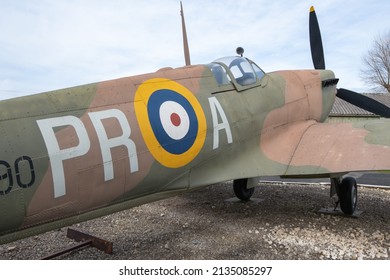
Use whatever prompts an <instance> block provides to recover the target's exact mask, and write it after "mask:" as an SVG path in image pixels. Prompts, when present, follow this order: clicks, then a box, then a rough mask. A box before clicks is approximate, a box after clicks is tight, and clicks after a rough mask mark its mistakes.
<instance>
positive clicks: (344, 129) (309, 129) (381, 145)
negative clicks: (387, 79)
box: [260, 119, 390, 176]
mask: <svg viewBox="0 0 390 280" xmlns="http://www.w3.org/2000/svg"><path fill="white" fill-rule="evenodd" d="M389 131H390V120H388V119H380V120H375V121H366V122H357V123H317V122H314V121H307V122H298V123H292V124H289V125H287V127H285V126H281V127H278V128H275V129H273V130H272V131H271V132H265V133H264V134H262V137H261V145H260V147H261V151H262V152H263V153H264V154H265V155H266V156H267V157H268V158H269V159H271V160H272V161H275V162H279V163H281V164H283V165H286V166H287V169H286V171H285V174H282V175H291V176H294V175H296V176H299V175H327V174H332V173H346V172H351V171H380V170H390V134H389Z"/></svg>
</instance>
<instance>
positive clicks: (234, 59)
mask: <svg viewBox="0 0 390 280" xmlns="http://www.w3.org/2000/svg"><path fill="white" fill-rule="evenodd" d="M208 67H209V68H210V70H211V72H212V73H213V75H214V77H215V79H216V81H217V83H218V85H220V86H222V85H228V84H230V83H232V81H234V82H236V83H237V84H239V85H240V86H249V85H253V84H255V83H257V82H258V81H260V80H261V79H262V78H263V77H264V75H265V73H264V72H263V70H261V69H260V67H258V66H257V65H256V64H255V63H254V62H252V61H251V60H249V59H246V58H244V57H240V56H228V57H223V58H220V59H217V60H214V61H213V62H212V63H210V64H208Z"/></svg>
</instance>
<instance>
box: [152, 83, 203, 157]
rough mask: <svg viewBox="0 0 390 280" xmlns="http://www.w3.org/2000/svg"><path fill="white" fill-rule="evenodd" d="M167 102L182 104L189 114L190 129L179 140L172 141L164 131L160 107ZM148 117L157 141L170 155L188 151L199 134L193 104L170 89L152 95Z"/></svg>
mask: <svg viewBox="0 0 390 280" xmlns="http://www.w3.org/2000/svg"><path fill="white" fill-rule="evenodd" d="M166 101H174V102H176V103H178V104H180V105H181V106H182V107H183V108H184V109H185V110H186V112H187V114H188V117H189V119H190V127H189V130H188V132H187V134H186V135H185V136H184V137H183V138H182V139H179V140H176V139H172V138H171V137H170V136H169V135H168V134H167V133H166V132H165V130H164V128H163V126H162V123H161V119H160V107H161V105H162V104H163V103H164V102H166ZM147 108H148V116H149V121H150V126H151V127H152V130H153V133H154V135H155V137H156V139H157V141H158V142H159V143H160V144H161V146H162V147H163V148H164V149H165V150H166V151H167V152H169V153H171V154H175V155H180V154H183V153H185V152H186V151H188V150H189V149H190V148H191V147H192V145H193V144H194V142H195V140H196V136H197V133H198V119H197V117H196V114H195V111H194V108H193V107H192V106H191V103H190V102H189V101H188V100H187V99H186V98H185V97H184V96H182V95H181V94H178V93H177V92H175V91H173V90H169V89H161V90H157V91H155V92H153V93H152V95H151V96H150V98H149V101H148V105H147Z"/></svg>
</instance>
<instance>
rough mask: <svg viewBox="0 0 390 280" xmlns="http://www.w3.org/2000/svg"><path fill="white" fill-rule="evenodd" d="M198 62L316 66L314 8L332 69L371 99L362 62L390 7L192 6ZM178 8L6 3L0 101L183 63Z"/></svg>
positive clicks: (227, 1) (257, 2)
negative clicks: (311, 27)
mask: <svg viewBox="0 0 390 280" xmlns="http://www.w3.org/2000/svg"><path fill="white" fill-rule="evenodd" d="M183 5H184V11H185V17H186V25H187V32H188V37H189V43H190V52H191V62H192V64H202V63H208V62H211V61H213V60H214V59H217V58H219V57H223V56H228V55H235V49H236V47H237V46H242V47H244V49H245V56H247V57H249V58H251V59H252V60H254V61H255V62H256V63H257V64H258V65H259V66H260V67H261V68H263V70H264V71H266V72H270V71H275V70H280V69H311V68H313V66H312V62H311V57H310V49H309V38H308V16H309V8H310V6H311V5H314V6H315V9H316V12H317V16H318V19H319V22H320V28H321V32H322V40H323V44H324V51H325V60H326V68H327V69H331V70H333V71H334V72H335V73H336V76H337V77H338V78H340V82H339V87H344V88H348V89H351V90H356V91H359V92H367V91H370V88H369V87H368V86H367V85H365V84H364V83H363V82H362V80H361V78H360V69H361V68H362V67H363V63H362V56H363V55H364V54H366V53H367V51H368V49H369V48H370V47H371V46H372V42H373V40H374V39H375V37H377V36H378V35H379V34H381V33H384V32H385V31H387V30H389V29H390V17H389V16H388V13H389V11H390V1H388V0H378V1H351V0H344V1H336V0H326V1H325V0H322V1H319V0H313V1H306V0H301V1H299V0H297V1H294V0H289V1H288V0H281V1H280V0H279V1H269V0H267V1H263V0H252V1H246V0H240V1H237V0H216V1H208V0H183ZM179 10H180V2H179V1H178V0H148V1H138V0H112V1H106V0H55V1H52V0H15V1H7V0H0V30H1V33H0V100H1V99H7V98H12V97H16V96H22V95H28V94H33V93H39V92H44V91H49V90H53V89H58V88H65V87H71V86H76V85H80V84H86V83H92V82H97V81H102V80H108V79H114V78H119V77H124V76H130V75H136V74H142V73H148V72H154V71H156V70H158V69H159V68H161V67H166V66H171V67H179V66H182V65H184V58H183V51H182V38H181V25H180V24H181V22H180V13H179Z"/></svg>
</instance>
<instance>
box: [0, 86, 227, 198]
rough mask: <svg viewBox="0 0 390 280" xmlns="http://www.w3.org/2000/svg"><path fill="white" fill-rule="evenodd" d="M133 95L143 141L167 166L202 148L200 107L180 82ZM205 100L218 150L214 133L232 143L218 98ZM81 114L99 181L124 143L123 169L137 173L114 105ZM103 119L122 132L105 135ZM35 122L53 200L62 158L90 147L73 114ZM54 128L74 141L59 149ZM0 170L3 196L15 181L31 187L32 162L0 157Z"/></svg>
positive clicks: (123, 120) (62, 191)
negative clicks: (99, 168)
mask: <svg viewBox="0 0 390 280" xmlns="http://www.w3.org/2000/svg"><path fill="white" fill-rule="evenodd" d="M157 80H158V81H157ZM136 94H138V95H140V96H141V97H142V99H143V100H144V101H145V103H144V102H135V105H134V106H135V112H136V117H137V120H138V123H139V126H140V128H141V132H142V135H143V139H144V142H145V143H146V145H147V147H148V149H149V151H150V153H151V154H152V155H153V157H154V158H155V159H156V160H157V161H158V162H159V163H160V164H161V165H163V166H165V167H168V168H179V167H182V166H184V165H186V164H188V163H189V162H191V161H192V160H193V159H194V158H195V157H196V156H197V155H198V153H199V152H200V150H201V148H202V147H203V145H204V142H205V138H206V130H207V124H206V118H205V115H204V112H203V109H202V107H201V105H200V104H199V101H198V100H197V99H196V98H195V96H194V95H193V94H192V93H191V92H190V91H189V90H188V89H187V88H185V87H184V86H182V85H180V84H179V83H177V82H174V81H171V80H167V79H153V80H152V81H150V80H149V81H146V82H145V83H143V84H142V85H141V86H140V88H139V89H138V91H137V93H136ZM208 103H209V107H210V111H211V116H212V124H213V134H212V135H213V149H218V148H219V143H220V133H221V132H222V133H223V131H224V132H225V134H226V139H227V143H228V144H231V143H233V137H232V132H231V129H230V124H229V122H228V119H227V117H226V114H225V112H224V109H223V108H222V106H221V104H220V103H219V101H218V99H217V98H216V97H215V96H213V97H209V98H208ZM145 104H146V106H145ZM87 115H88V117H89V119H90V121H91V122H92V125H93V128H94V130H95V132H96V134H97V137H98V141H99V147H100V152H101V156H102V165H103V172H104V181H105V182H107V181H110V180H113V179H114V177H115V174H114V165H113V158H112V157H113V156H112V153H111V149H112V148H114V147H119V146H122V147H126V149H127V156H128V158H129V162H130V170H129V172H130V173H134V172H137V171H139V164H138V156H137V144H136V143H135V142H134V140H133V139H132V137H131V132H132V130H131V126H130V123H129V121H128V119H127V117H126V115H125V113H124V112H122V111H121V110H119V109H108V110H101V111H94V112H88V114H87ZM107 119H115V120H116V121H117V123H118V124H119V126H120V128H121V130H122V134H121V135H119V136H116V137H111V138H109V135H108V133H107V131H106V128H105V127H104V125H103V122H104V120H107ZM145 120H146V121H145ZM36 122H37V125H38V127H39V129H40V132H41V134H42V137H43V140H44V143H45V145H46V149H47V153H48V157H49V161H50V166H51V172H52V177H53V188H54V198H58V197H62V196H64V195H66V182H65V168H64V161H66V160H70V159H72V158H76V157H82V156H84V155H86V154H87V153H88V152H89V151H90V148H91V141H90V137H89V136H88V132H87V129H86V126H85V124H84V123H83V121H82V120H81V119H80V118H78V117H76V116H73V115H67V116H61V117H54V118H46V119H40V120H37V121H36ZM60 127H72V128H73V129H74V132H75V134H76V136H77V138H78V143H77V144H76V145H74V146H71V147H66V148H61V147H60V143H59V141H58V139H57V137H56V131H57V130H58V128H60ZM150 136H152V137H150ZM172 143H173V144H172ZM22 163H24V165H27V168H23V173H26V174H27V175H24V176H23V177H22V176H21V168H20V166H21V164H22ZM1 170H4V172H3V174H2V175H0V183H1V186H2V187H1V189H0V195H6V194H8V193H9V192H10V191H11V190H12V188H13V187H14V186H15V181H16V185H17V186H19V187H20V188H28V187H31V186H33V184H34V182H35V171H34V162H33V159H32V158H31V157H29V156H25V155H24V156H21V157H19V158H17V159H16V160H15V162H14V163H13V164H10V163H8V162H6V161H4V160H0V171H1ZM22 178H23V179H22Z"/></svg>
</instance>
